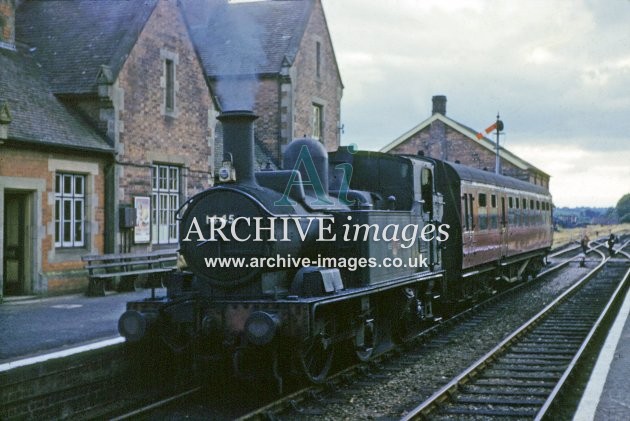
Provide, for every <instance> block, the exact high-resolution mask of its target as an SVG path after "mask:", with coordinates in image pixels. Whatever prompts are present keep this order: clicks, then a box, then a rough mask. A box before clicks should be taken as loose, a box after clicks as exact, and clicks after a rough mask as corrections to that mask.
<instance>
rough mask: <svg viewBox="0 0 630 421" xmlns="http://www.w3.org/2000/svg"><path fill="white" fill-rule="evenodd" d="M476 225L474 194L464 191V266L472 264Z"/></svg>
mask: <svg viewBox="0 0 630 421" xmlns="http://www.w3.org/2000/svg"><path fill="white" fill-rule="evenodd" d="M474 234H475V232H474V225H473V195H472V194H470V193H464V194H463V195H462V242H463V244H462V246H463V255H464V256H463V258H464V261H463V263H464V267H469V266H470V265H471V264H472V260H471V259H472V254H473V252H474V243H475V238H474Z"/></svg>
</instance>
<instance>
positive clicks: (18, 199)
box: [2, 190, 33, 296]
mask: <svg viewBox="0 0 630 421" xmlns="http://www.w3.org/2000/svg"><path fill="white" fill-rule="evenodd" d="M31 196H32V195H31V194H30V193H29V192H23V191H11V190H5V191H4V222H3V224H4V227H3V228H4V229H3V232H4V238H3V243H2V244H3V253H2V263H3V264H2V269H3V270H2V272H3V273H2V275H3V276H2V278H3V282H2V295H3V296H11V295H24V294H28V293H30V292H31V289H32V288H31V273H32V270H31V269H32V261H33V256H32V244H31V238H30V232H31V231H32V226H31V225H32V206H31V200H32V199H31Z"/></svg>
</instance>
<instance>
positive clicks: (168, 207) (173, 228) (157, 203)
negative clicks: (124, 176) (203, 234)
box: [151, 164, 181, 244]
mask: <svg viewBox="0 0 630 421" xmlns="http://www.w3.org/2000/svg"><path fill="white" fill-rule="evenodd" d="M180 174H181V168H180V167H178V166H174V165H169V164H155V165H153V166H152V167H151V243H152V244H173V243H177V242H178V239H179V224H178V223H177V219H176V218H175V214H176V212H177V209H179V196H180V184H181V183H180Z"/></svg>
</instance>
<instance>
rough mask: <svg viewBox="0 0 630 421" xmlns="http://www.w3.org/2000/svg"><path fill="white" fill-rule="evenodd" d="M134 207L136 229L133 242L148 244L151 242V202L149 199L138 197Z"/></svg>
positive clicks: (135, 199)
mask: <svg viewBox="0 0 630 421" xmlns="http://www.w3.org/2000/svg"><path fill="white" fill-rule="evenodd" d="M134 207H135V208H136V227H135V229H134V235H133V241H134V243H136V244H142V243H148V242H149V241H151V219H150V215H151V201H150V199H149V197H146V196H136V197H135V198H134Z"/></svg>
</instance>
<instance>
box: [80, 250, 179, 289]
mask: <svg viewBox="0 0 630 421" xmlns="http://www.w3.org/2000/svg"><path fill="white" fill-rule="evenodd" d="M81 260H82V261H83V262H84V263H85V269H87V271H88V278H89V282H88V290H87V295H92V296H96V295H105V286H106V284H107V283H108V282H109V281H114V282H115V280H116V278H118V277H120V279H121V284H122V283H130V285H134V281H135V280H137V279H138V277H139V275H146V276H147V280H148V282H147V283H146V285H142V287H148V288H156V287H159V286H160V284H161V281H162V278H163V276H164V275H165V274H167V273H168V272H171V271H172V270H173V269H175V265H176V263H177V250H173V249H169V250H156V251H150V252H146V253H114V254H101V255H96V254H91V255H87V256H82V257H81Z"/></svg>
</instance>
